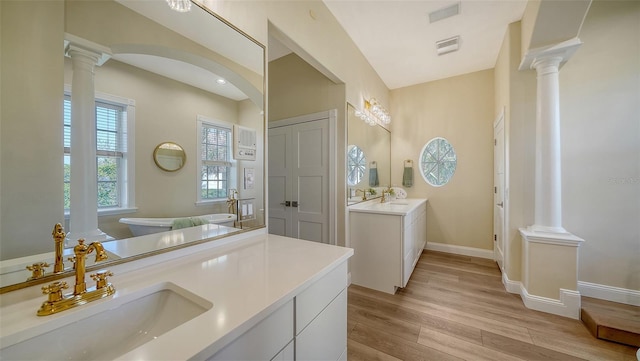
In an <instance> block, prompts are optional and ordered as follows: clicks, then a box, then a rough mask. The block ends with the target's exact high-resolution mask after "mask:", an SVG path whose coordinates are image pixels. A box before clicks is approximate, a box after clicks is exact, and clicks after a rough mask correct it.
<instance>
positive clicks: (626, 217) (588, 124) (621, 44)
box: [560, 1, 640, 290]
mask: <svg viewBox="0 0 640 361" xmlns="http://www.w3.org/2000/svg"><path fill="white" fill-rule="evenodd" d="M639 19H640V2H637V1H595V2H593V4H592V5H591V9H590V11H589V14H588V15H587V18H586V20H585V23H584V25H583V28H582V31H581V33H580V40H582V41H583V42H584V44H583V45H582V46H581V47H580V49H579V50H578V51H577V52H576V54H575V55H574V56H573V58H571V59H570V60H569V62H568V63H567V64H566V65H565V66H564V67H563V68H562V69H561V70H560V115H561V119H562V124H561V126H562V129H561V130H562V169H563V172H562V177H563V178H562V186H563V225H564V227H565V228H566V229H567V230H568V231H569V232H572V233H574V234H576V235H577V236H579V237H582V238H584V240H585V243H584V244H583V245H582V246H581V247H580V250H579V255H580V263H579V267H580V268H579V280H580V281H584V282H591V283H596V284H604V285H608V286H614V287H621V288H626V289H633V290H640V223H639V222H638V220H640V21H639Z"/></svg>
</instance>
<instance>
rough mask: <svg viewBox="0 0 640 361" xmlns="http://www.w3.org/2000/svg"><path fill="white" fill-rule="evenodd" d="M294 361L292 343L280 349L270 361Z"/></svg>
mask: <svg viewBox="0 0 640 361" xmlns="http://www.w3.org/2000/svg"><path fill="white" fill-rule="evenodd" d="M293 360H295V351H294V348H293V341H291V342H289V344H288V345H287V346H286V347H285V348H283V349H282V351H280V352H279V353H278V354H277V355H276V356H275V357H274V358H272V359H271V361H293Z"/></svg>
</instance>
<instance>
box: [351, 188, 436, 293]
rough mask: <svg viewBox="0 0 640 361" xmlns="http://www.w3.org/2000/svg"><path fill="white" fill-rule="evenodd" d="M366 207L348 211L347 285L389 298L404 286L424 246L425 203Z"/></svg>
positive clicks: (407, 201) (414, 201)
mask: <svg viewBox="0 0 640 361" xmlns="http://www.w3.org/2000/svg"><path fill="white" fill-rule="evenodd" d="M367 203H368V204H367ZM367 203H359V204H356V205H353V206H351V207H349V236H350V238H349V239H350V242H351V244H350V245H351V247H352V248H353V249H354V255H353V257H352V258H351V281H352V282H353V283H354V284H357V285H360V286H364V287H367V288H372V289H375V290H379V291H383V292H387V293H391V294H393V293H395V291H396V288H398V287H405V286H406V285H407V282H408V281H409V277H411V273H412V272H413V269H414V268H415V265H416V263H417V262H418V259H419V258H420V255H421V254H422V250H423V249H424V247H425V244H426V242H427V200H426V199H402V200H397V201H395V202H388V203H379V202H377V201H371V202H370V203H369V202H367Z"/></svg>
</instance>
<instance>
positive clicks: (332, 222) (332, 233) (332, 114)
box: [267, 109, 338, 245]
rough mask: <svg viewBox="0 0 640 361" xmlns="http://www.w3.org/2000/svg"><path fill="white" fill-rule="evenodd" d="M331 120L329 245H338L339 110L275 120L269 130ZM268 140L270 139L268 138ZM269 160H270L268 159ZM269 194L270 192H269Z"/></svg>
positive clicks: (270, 124)
mask: <svg viewBox="0 0 640 361" xmlns="http://www.w3.org/2000/svg"><path fill="white" fill-rule="evenodd" d="M327 118H328V119H329V195H328V196H329V244H332V245H336V244H337V239H338V238H337V234H336V231H337V230H336V224H337V223H336V222H337V218H336V216H337V213H338V212H337V209H336V204H337V203H336V197H335V194H336V189H337V182H336V181H337V173H336V160H337V154H336V138H337V130H338V126H337V124H338V110H337V109H331V110H326V111H323V112H318V113H312V114H306V115H300V116H297V117H292V118H287V119H281V120H275V121H272V122H268V129H271V128H278V127H284V126H287V125H293V124H299V123H306V122H313V121H316V120H321V119H327ZM267 139H268V137H267ZM267 159H268V158H267ZM267 193H269V192H267Z"/></svg>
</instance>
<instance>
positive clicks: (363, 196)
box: [356, 188, 367, 201]
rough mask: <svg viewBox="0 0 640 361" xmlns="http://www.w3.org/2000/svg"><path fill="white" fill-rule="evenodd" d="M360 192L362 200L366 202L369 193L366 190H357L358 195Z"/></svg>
mask: <svg viewBox="0 0 640 361" xmlns="http://www.w3.org/2000/svg"><path fill="white" fill-rule="evenodd" d="M358 192H362V200H363V201H366V200H367V191H366V190H365V189H360V188H358V189H356V195H357V194H358Z"/></svg>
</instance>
